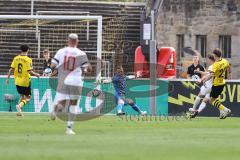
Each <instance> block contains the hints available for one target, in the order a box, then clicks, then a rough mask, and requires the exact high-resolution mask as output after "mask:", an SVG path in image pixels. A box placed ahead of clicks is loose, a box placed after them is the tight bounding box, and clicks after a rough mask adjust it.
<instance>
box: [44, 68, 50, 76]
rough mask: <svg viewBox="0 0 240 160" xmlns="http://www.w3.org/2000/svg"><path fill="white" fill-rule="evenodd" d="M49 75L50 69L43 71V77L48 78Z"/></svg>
mask: <svg viewBox="0 0 240 160" xmlns="http://www.w3.org/2000/svg"><path fill="white" fill-rule="evenodd" d="M51 73H52V70H51V68H46V69H45V70H44V71H43V74H44V76H50V75H51Z"/></svg>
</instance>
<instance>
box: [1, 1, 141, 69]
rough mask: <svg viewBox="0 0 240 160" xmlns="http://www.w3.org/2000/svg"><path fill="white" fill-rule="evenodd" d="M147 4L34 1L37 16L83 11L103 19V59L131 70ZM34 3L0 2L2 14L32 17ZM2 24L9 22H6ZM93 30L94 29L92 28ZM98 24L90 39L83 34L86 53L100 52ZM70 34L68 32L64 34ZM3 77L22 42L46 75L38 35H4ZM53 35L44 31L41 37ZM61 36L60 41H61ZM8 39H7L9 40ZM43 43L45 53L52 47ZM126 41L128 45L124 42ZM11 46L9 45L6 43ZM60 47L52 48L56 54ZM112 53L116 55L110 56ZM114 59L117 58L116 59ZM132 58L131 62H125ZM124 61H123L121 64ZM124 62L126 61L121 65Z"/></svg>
mask: <svg viewBox="0 0 240 160" xmlns="http://www.w3.org/2000/svg"><path fill="white" fill-rule="evenodd" d="M144 9H145V5H144V3H103V2H97V1H96V2H88V1H85V2H83V1H67V0H66V1H57V0H52V1H49V0H39V1H35V2H34V14H36V13H37V11H81V12H83V11H84V12H89V13H90V15H102V16H103V59H106V60H114V61H115V59H116V62H113V63H114V64H118V63H123V64H124V63H125V65H126V68H127V69H128V71H133V60H134V58H133V57H134V51H135V48H136V47H137V46H138V45H139V42H140V16H141V14H142V13H143V12H144ZM30 13H31V2H30V1H29V0H28V1H26V0H21V1H19V0H9V1H6V0H0V14H1V15H30ZM1 23H6V24H7V23H8V21H6V20H5V21H2V22H1ZM91 27H93V28H92V29H91ZM94 27H96V25H92V24H90V33H89V34H90V35H95V38H94V36H92V38H90V39H89V40H87V39H86V38H85V37H86V35H84V34H86V32H83V33H82V35H80V36H79V37H80V41H81V43H80V46H79V47H80V48H81V49H83V50H85V51H93V50H96V43H95V42H93V40H94V39H96V30H95V29H96V28H94ZM63 32H68V31H63ZM0 34H1V35H0V59H1V63H0V74H6V72H7V70H8V68H9V65H10V61H11V60H12V58H13V57H14V56H15V55H16V54H18V47H19V45H20V44H22V43H28V44H30V46H31V48H32V49H31V53H30V56H31V57H32V58H33V64H34V67H35V68H36V69H37V70H36V71H37V72H42V63H43V58H42V56H41V58H38V56H37V40H36V37H35V34H27V35H24V39H23V38H22V34H23V33H20V32H11V34H9V33H4V32H0ZM56 34H57V33H56ZM45 36H49V35H47V34H45V35H44V31H42V32H41V37H45ZM56 36H58V35H56ZM59 37H60V38H59ZM65 38H66V37H64V36H58V41H61V42H62V43H59V44H60V45H59V46H58V47H59V48H61V47H63V46H62V45H65V44H64V43H63V42H65V40H66V39H65ZM6 39H7V40H6ZM42 39H43V41H41V51H42V50H43V49H45V46H46V48H47V47H48V46H49V44H47V43H49V42H48V41H44V38H42ZM123 42H124V43H123ZM6 43H7V44H6ZM6 46H9V47H6ZM59 48H57V47H55V48H50V51H51V52H52V54H54V53H55V52H56V51H57V50H58V49H59ZM109 53H112V54H109ZM113 56H114V57H115V58H113ZM3 59H4V61H3ZM126 59H128V62H126V61H124V60H126ZM119 61H120V62H119ZM121 61H122V62H121Z"/></svg>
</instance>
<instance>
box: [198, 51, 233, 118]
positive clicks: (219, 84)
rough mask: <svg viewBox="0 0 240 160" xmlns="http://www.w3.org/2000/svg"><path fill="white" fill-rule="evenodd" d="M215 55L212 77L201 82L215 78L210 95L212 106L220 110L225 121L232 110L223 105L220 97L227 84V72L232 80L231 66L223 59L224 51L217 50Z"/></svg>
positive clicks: (214, 52) (204, 78)
mask: <svg viewBox="0 0 240 160" xmlns="http://www.w3.org/2000/svg"><path fill="white" fill-rule="evenodd" d="M213 55H214V58H215V59H216V61H215V63H214V64H213V65H212V70H211V75H210V76H207V77H203V78H202V79H201V81H206V80H208V79H210V78H212V77H213V86H212V90H211V93H210V97H211V104H212V105H213V106H215V107H217V108H218V109H219V110H220V119H225V118H226V117H227V116H228V115H229V114H230V113H231V110H230V109H228V108H226V107H225V106H224V105H222V103H221V102H220V101H219V99H218V97H219V96H220V95H221V93H222V91H223V89H224V86H225V84H226V82H225V77H226V72H227V76H228V79H231V76H232V75H231V65H230V63H229V62H228V61H227V60H226V59H224V58H222V51H221V50H220V49H215V50H214V51H213Z"/></svg>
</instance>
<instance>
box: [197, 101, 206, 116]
mask: <svg viewBox="0 0 240 160" xmlns="http://www.w3.org/2000/svg"><path fill="white" fill-rule="evenodd" d="M205 107H206V103H205V102H203V101H202V103H201V105H200V106H199V108H198V112H199V113H200V112H202V110H203V109H204V108H205Z"/></svg>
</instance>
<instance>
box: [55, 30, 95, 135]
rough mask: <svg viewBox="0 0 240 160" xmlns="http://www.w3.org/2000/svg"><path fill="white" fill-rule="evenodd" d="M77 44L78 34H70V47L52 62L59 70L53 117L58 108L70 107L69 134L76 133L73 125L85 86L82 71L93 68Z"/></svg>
mask: <svg viewBox="0 0 240 160" xmlns="http://www.w3.org/2000/svg"><path fill="white" fill-rule="evenodd" d="M77 44H78V36H77V34H70V35H69V37H68V47H65V48H62V49H60V50H58V52H57V53H56V55H55V56H54V58H53V59H52V64H51V68H52V69H55V71H57V72H58V84H57V90H56V96H55V100H54V106H53V112H52V118H53V119H55V114H56V111H57V110H58V109H66V110H68V108H69V112H70V113H69V115H71V116H68V122H67V130H66V133H67V134H75V133H74V132H73V130H72V127H73V123H74V122H73V121H74V118H75V116H74V115H76V114H77V108H78V102H79V99H80V95H81V90H82V86H83V81H82V72H88V71H90V70H91V66H90V64H89V62H88V58H87V55H86V53H85V52H83V51H81V50H80V49H78V48H77ZM53 74H54V73H53Z"/></svg>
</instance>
